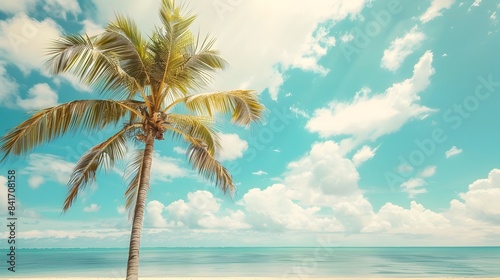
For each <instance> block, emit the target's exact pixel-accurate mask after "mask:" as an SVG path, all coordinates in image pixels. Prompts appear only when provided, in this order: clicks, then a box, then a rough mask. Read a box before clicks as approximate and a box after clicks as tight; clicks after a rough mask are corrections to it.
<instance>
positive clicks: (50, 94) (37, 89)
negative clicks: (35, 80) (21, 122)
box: [17, 83, 58, 110]
mask: <svg viewBox="0 0 500 280" xmlns="http://www.w3.org/2000/svg"><path fill="white" fill-rule="evenodd" d="M57 99H58V96H57V93H56V92H55V91H54V90H52V88H50V86H49V85H48V84H46V83H43V84H36V85H34V86H33V87H31V88H30V89H29V90H28V96H27V98H25V99H22V98H21V97H19V96H18V97H17V105H18V106H19V107H21V108H22V109H24V110H39V109H43V108H48V107H52V106H56V105H57V104H58V103H57Z"/></svg>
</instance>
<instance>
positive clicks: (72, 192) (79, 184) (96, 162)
mask: <svg viewBox="0 0 500 280" xmlns="http://www.w3.org/2000/svg"><path fill="white" fill-rule="evenodd" d="M129 128H130V127H125V128H123V129H122V130H120V131H119V132H118V133H116V134H115V135H113V136H111V137H110V138H108V139H107V140H106V141H104V142H102V143H100V144H98V145H96V146H94V147H92V148H91V149H90V150H88V151H87V152H86V153H85V154H84V155H83V156H82V157H81V158H80V160H79V161H78V162H77V163H76V166H75V168H74V169H73V172H72V173H71V176H70V179H69V182H68V186H69V191H68V195H67V197H66V200H65V201H64V207H63V211H67V210H68V209H69V207H71V205H72V204H73V202H74V201H75V199H76V197H77V196H78V192H80V191H82V190H83V189H85V187H86V186H87V185H88V184H89V183H92V182H94V181H95V177H96V173H97V171H98V170H99V169H100V168H101V167H102V166H104V167H105V169H107V170H110V169H111V168H113V166H114V163H115V161H117V160H121V159H123V158H124V156H125V153H126V148H127V147H126V138H125V132H126V131H127V130H128V129H129Z"/></svg>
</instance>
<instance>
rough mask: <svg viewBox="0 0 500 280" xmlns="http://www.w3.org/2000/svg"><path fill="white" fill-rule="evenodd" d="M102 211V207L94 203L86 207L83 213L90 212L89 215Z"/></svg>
mask: <svg viewBox="0 0 500 280" xmlns="http://www.w3.org/2000/svg"><path fill="white" fill-rule="evenodd" d="M100 209H101V206H99V205H97V204H95V203H92V204H90V206H86V207H84V208H83V211H84V212H88V213H93V212H98V211H99V210H100Z"/></svg>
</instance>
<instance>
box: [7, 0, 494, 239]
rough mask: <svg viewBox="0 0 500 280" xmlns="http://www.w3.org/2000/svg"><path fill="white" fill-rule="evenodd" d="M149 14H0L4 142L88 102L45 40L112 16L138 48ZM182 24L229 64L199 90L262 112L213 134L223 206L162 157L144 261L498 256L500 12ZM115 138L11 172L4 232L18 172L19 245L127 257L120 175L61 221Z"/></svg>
mask: <svg viewBox="0 0 500 280" xmlns="http://www.w3.org/2000/svg"><path fill="white" fill-rule="evenodd" d="M305 5H307V7H306V6H305ZM158 6H159V1H158V0H145V1H142V2H141V3H139V1H132V0H126V1H97V0H93V1H89V2H85V3H84V2H83V1H78V2H77V1H76V0H50V1H38V0H21V1H15V2H13V1H11V2H9V3H8V4H7V3H5V4H2V7H1V8H0V85H1V87H0V106H1V107H2V116H4V118H3V121H2V122H1V123H0V130H1V131H2V133H5V132H6V131H8V130H9V129H11V128H13V127H14V126H15V125H16V124H18V123H20V122H21V121H22V120H24V119H25V118H26V117H27V116H28V115H29V114H31V112H33V111H34V110H37V109H40V108H44V107H48V106H53V105H56V104H60V103H64V102H67V101H71V100H75V99H90V98H99V96H98V95H97V94H96V93H94V92H92V91H91V90H90V89H89V88H87V87H85V86H82V85H80V84H79V83H78V81H77V79H75V78H74V77H72V76H70V75H65V76H58V77H51V76H50V75H48V74H47V71H46V68H44V66H43V62H44V59H46V57H44V52H45V47H46V46H47V44H48V43H49V42H50V41H51V40H54V39H57V38H58V36H60V35H61V34H66V33H87V34H89V35H94V34H97V33H99V31H100V30H102V28H103V26H105V24H106V22H107V21H108V20H110V19H112V18H113V14H114V12H115V11H116V12H119V13H124V14H128V15H130V16H131V17H133V18H134V19H135V20H136V21H137V23H138V25H139V26H140V28H141V29H142V30H143V31H144V32H145V33H147V32H148V31H149V30H151V29H152V28H153V26H154V25H155V24H158V20H157V14H156V11H157V9H158ZM189 7H190V8H191V9H192V10H193V12H194V13H196V14H198V21H197V23H196V24H195V26H194V27H193V29H194V30H195V31H197V30H200V31H201V33H202V34H203V33H207V32H209V33H210V34H212V35H214V36H216V37H217V38H218V41H217V44H216V48H217V49H219V50H220V51H221V54H222V56H223V57H224V58H226V59H227V60H228V61H229V63H230V67H229V68H228V69H227V70H225V71H224V72H221V73H219V74H218V75H217V76H216V77H215V79H214V81H213V83H212V84H211V85H210V86H208V87H207V88H206V91H215V90H228V89H235V88H248V89H254V90H256V91H257V92H258V93H259V98H260V99H261V101H262V102H263V103H264V105H265V106H266V107H267V109H268V111H267V113H266V118H265V121H264V122H263V123H261V124H257V125H254V126H252V127H250V128H249V129H244V128H238V127H234V126H232V125H230V124H229V123H228V122H227V120H226V119H225V118H223V117H221V118H220V121H221V126H220V128H221V137H222V139H223V142H224V143H225V144H224V149H223V150H222V151H220V153H219V154H218V158H219V160H221V161H222V162H223V163H224V165H225V166H227V167H228V168H229V170H230V171H231V172H232V174H233V176H234V180H235V182H237V187H238V190H237V192H236V194H235V196H234V198H231V197H228V196H225V195H224V194H223V193H222V192H221V191H219V190H217V189H215V187H214V186H212V185H211V184H210V183H208V182H205V181H204V180H202V179H200V177H199V176H197V175H196V174H195V173H194V172H193V171H191V170H190V168H189V165H188V164H187V160H186V159H185V156H184V151H185V146H184V145H183V143H181V142H172V141H162V142H158V143H157V145H156V149H157V150H156V154H155V157H154V163H153V177H152V178H153V179H152V187H151V191H150V192H149V197H148V202H147V208H146V214H145V221H144V232H143V241H142V244H143V246H269V245H273V246H323V245H325V244H327V245H331V246H418V245H447V246H448V245H457V246H463V245H499V244H500V242H499V241H500V240H499V237H498V232H500V219H499V217H500V206H499V204H498V201H500V169H498V168H500V161H499V158H500V149H498V143H499V140H500V132H499V131H500V130H499V129H498V119H499V117H500V110H499V109H498V107H499V105H500V68H499V67H498V65H500V56H499V55H498V46H500V36H499V30H500V25H499V20H500V19H499V18H497V12H500V5H499V4H497V3H495V1H481V0H475V1H455V0H432V1H418V3H416V1H397V0H394V1H393V0H391V1H363V0H354V1H353V0H350V1H347V0H346V1H333V2H332V1H330V0H317V1H312V2H311V3H307V4H304V2H303V1H295V0H294V1H285V0H277V1H272V2H269V1H267V2H266V1H263V0H255V1H245V0H241V1H229V0H214V1H201V0H197V1H194V0H193V1H189ZM306 11H307V12H306ZM498 16H500V15H498ZM112 131H113V129H112V128H109V129H106V130H103V131H101V132H99V133H97V134H92V135H89V134H86V133H84V132H82V133H78V134H75V135H68V136H66V137H64V138H61V139H58V140H57V141H54V142H52V143H50V144H47V145H44V146H43V147H39V148H37V149H36V150H34V151H33V152H32V153H31V154H29V155H28V156H26V157H25V158H18V159H17V160H13V161H9V162H7V163H4V165H3V166H2V173H3V174H0V207H1V209H0V213H1V215H2V216H1V220H0V223H1V225H2V230H4V228H5V226H4V224H5V221H6V219H5V217H6V207H7V203H6V202H7V198H6V196H7V189H6V178H5V176H6V174H7V170H8V169H15V170H16V171H17V173H18V181H17V184H18V188H17V192H16V197H17V217H18V237H19V242H18V243H19V246H22V247H126V246H127V245H128V238H129V228H130V223H129V221H128V217H127V215H128V214H127V213H126V212H125V211H124V207H123V205H124V199H123V193H124V191H125V185H126V184H125V183H124V180H123V172H124V170H125V164H122V165H119V166H116V168H115V170H113V171H110V172H107V173H104V172H102V173H100V175H99V176H98V180H97V183H96V184H95V185H93V186H90V187H89V188H87V189H86V191H85V192H84V193H82V195H80V196H79V198H78V201H77V202H76V203H75V204H74V205H73V207H72V208H71V210H70V211H69V212H68V213H66V214H64V215H61V208H62V203H63V200H64V198H65V195H66V182H67V180H68V178H69V174H70V172H71V170H72V167H73V166H74V164H75V162H76V161H77V160H78V157H79V156H80V155H81V154H82V153H83V152H84V151H85V150H86V149H88V148H90V147H91V146H92V145H94V144H96V143H98V142H99V141H100V140H104V139H105V137H106V136H107V135H109V134H110V133H112ZM130 148H131V150H133V148H134V147H133V145H130ZM2 234H3V233H2Z"/></svg>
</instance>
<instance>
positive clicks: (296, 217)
mask: <svg viewBox="0 0 500 280" xmlns="http://www.w3.org/2000/svg"><path fill="white" fill-rule="evenodd" d="M293 196H294V195H293V191H291V190H287V188H286V187H285V186H284V185H281V184H275V185H272V186H270V187H267V188H266V189H264V190H261V189H257V188H255V189H251V190H249V191H248V192H247V193H246V194H245V195H244V196H243V199H242V201H241V202H240V203H241V204H243V205H244V206H245V210H246V212H247V214H248V221H249V223H250V224H251V225H252V226H253V227H254V228H256V229H260V230H274V231H276V230H277V231H280V230H285V229H288V230H307V231H323V230H325V229H327V230H329V231H338V230H340V229H341V228H342V227H341V225H340V224H339V223H338V222H337V221H336V220H335V219H332V218H322V217H320V216H318V215H316V214H317V212H318V211H319V210H320V207H317V206H315V207H314V206H313V207H302V206H300V205H298V204H296V203H295V202H293V201H292V198H293Z"/></svg>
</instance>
